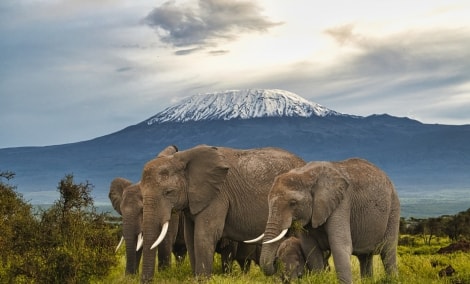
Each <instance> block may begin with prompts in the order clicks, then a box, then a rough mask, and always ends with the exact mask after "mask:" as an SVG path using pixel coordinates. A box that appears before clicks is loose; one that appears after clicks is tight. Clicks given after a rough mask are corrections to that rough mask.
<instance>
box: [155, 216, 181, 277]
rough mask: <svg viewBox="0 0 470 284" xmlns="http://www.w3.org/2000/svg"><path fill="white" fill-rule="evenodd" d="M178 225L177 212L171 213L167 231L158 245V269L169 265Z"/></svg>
mask: <svg viewBox="0 0 470 284" xmlns="http://www.w3.org/2000/svg"><path fill="white" fill-rule="evenodd" d="M178 226H179V214H171V219H170V225H169V228H168V233H167V234H166V236H165V239H163V241H162V243H161V244H160V245H159V246H158V269H166V268H168V267H170V265H171V253H172V252H173V245H174V243H175V240H176V235H177V233H178Z"/></svg>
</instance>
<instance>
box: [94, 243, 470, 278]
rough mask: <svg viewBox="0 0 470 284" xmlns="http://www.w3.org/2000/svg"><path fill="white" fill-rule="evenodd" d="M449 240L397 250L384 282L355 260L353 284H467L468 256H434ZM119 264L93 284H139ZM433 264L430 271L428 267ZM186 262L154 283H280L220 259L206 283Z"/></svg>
mask: <svg viewBox="0 0 470 284" xmlns="http://www.w3.org/2000/svg"><path fill="white" fill-rule="evenodd" d="M449 243H450V242H449V240H447V239H444V238H440V239H436V240H434V241H433V242H432V244H431V245H424V244H422V243H421V241H420V239H416V242H415V244H414V245H413V246H399V248H398V261H399V263H398V265H399V276H398V277H396V278H392V279H390V278H387V277H386V276H385V273H384V269H383V266H382V263H381V261H380V258H379V257H378V256H375V258H374V277H373V278H370V279H364V280H361V278H360V276H359V262H358V261H357V259H356V258H355V257H352V258H351V262H352V268H353V281H354V283H410V284H411V283H413V284H417V283H436V284H437V283H440V284H442V283H449V284H450V283H455V284H457V283H466V284H469V283H470V253H463V252H455V253H452V254H445V255H442V254H437V253H436V252H437V250H438V249H439V248H440V247H443V246H447V245H448V244H449ZM119 253H121V254H122V258H121V262H120V265H119V266H118V267H116V268H115V269H114V270H113V271H112V273H111V274H110V275H109V277H107V278H106V279H102V280H99V281H96V282H94V283H96V284H105V283H106V284H107V283H139V277H138V276H136V277H128V276H127V277H126V276H125V275H124V267H125V257H124V249H121V250H120V252H119ZM433 262H435V263H437V266H435V267H433V266H432V265H431V263H433ZM447 265H451V266H452V267H453V268H454V269H455V271H456V273H455V274H454V275H453V276H450V277H439V271H440V270H441V269H443V268H445V267H446V266H447ZM330 266H331V271H326V272H322V273H319V274H318V273H317V274H313V273H312V274H308V275H305V276H304V277H303V278H302V279H300V280H299V281H295V282H293V283H338V281H337V280H336V276H335V273H334V265H333V260H332V259H331V258H330ZM191 275H192V274H191V268H190V265H189V261H188V260H187V259H186V260H185V262H184V263H183V264H182V265H181V266H178V267H176V265H175V264H173V266H172V267H171V268H170V269H169V270H167V271H163V272H157V273H156V275H155V283H226V284H229V283H240V284H241V283H281V281H280V279H279V277H278V276H271V277H267V276H264V275H263V273H262V272H261V270H260V269H259V267H258V266H252V268H251V270H250V272H249V273H247V274H243V273H242V272H241V271H240V269H239V267H238V265H235V264H234V271H233V272H232V273H231V274H228V275H224V274H222V272H221V269H220V258H219V256H218V255H216V257H215V263H214V275H213V276H212V277H211V278H209V279H203V280H201V279H195V278H193V277H192V276H191Z"/></svg>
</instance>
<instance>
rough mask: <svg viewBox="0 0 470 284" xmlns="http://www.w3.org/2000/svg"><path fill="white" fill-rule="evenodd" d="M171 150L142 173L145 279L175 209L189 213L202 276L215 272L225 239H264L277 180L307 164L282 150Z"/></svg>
mask: <svg viewBox="0 0 470 284" xmlns="http://www.w3.org/2000/svg"><path fill="white" fill-rule="evenodd" d="M172 147H173V146H169V147H168V148H167V149H166V150H164V152H166V154H160V155H159V156H158V157H157V158H156V159H153V160H151V161H149V162H148V163H147V164H146V165H145V167H144V169H143V173H142V179H141V186H142V192H143V197H144V248H143V269H142V281H143V282H147V281H151V280H152V278H153V274H154V257H153V255H154V254H155V252H154V251H153V250H151V249H150V247H151V245H152V244H153V243H154V242H155V240H156V239H157V238H158V236H159V235H160V232H161V228H162V225H163V224H164V223H165V222H167V221H168V220H169V218H170V214H171V212H172V211H180V210H184V215H185V230H184V231H185V240H186V245H187V247H188V254H189V257H190V262H191V267H192V270H193V273H194V274H195V275H196V276H209V275H211V274H212V265H213V256H214V252H215V247H216V244H217V242H218V240H220V239H221V238H222V237H225V238H228V239H230V240H234V241H244V240H249V239H253V238H255V237H257V236H259V235H260V234H261V233H262V232H263V231H264V228H265V226H266V221H267V218H268V204H267V198H268V192H269V190H270V188H271V185H272V183H273V181H274V178H275V177H276V176H277V175H279V174H281V173H284V172H287V171H289V170H290V169H292V168H295V167H300V166H302V165H304V164H305V162H304V161H303V160H302V159H300V158H299V157H297V156H295V155H293V154H291V153H289V152H287V151H284V150H281V149H276V148H260V149H251V150H237V149H231V148H223V147H218V148H217V147H211V146H197V147H194V148H191V149H188V150H186V151H180V152H174V153H173V154H168V152H169V150H168V149H171V148H172Z"/></svg>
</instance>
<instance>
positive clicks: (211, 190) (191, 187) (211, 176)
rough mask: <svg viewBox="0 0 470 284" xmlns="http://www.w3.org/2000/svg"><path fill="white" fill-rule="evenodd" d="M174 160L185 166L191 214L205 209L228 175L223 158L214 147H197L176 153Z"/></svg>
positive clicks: (226, 165)
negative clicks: (178, 160)
mask: <svg viewBox="0 0 470 284" xmlns="http://www.w3.org/2000/svg"><path fill="white" fill-rule="evenodd" d="M175 158H177V159H180V160H181V161H182V162H183V163H185V164H186V169H185V170H186V174H187V177H188V183H189V184H188V200H189V210H190V212H191V214H197V213H199V212H200V211H201V210H203V209H204V208H206V207H207V206H208V205H209V204H210V203H211V200H212V199H213V198H214V197H216V196H217V194H218V191H220V189H221V187H222V185H223V184H224V182H225V177H226V176H227V173H228V169H229V167H228V164H227V163H226V161H225V157H224V156H223V155H222V153H221V152H220V151H219V150H218V149H217V148H216V147H210V146H198V147H194V148H192V149H189V150H186V151H182V152H178V153H176V154H175Z"/></svg>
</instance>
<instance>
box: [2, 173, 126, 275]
mask: <svg viewBox="0 0 470 284" xmlns="http://www.w3.org/2000/svg"><path fill="white" fill-rule="evenodd" d="M13 178H14V173H11V172H0V232H1V233H0V283H89V282H90V281H91V280H93V279H96V278H102V277H103V276H105V275H107V274H108V273H109V271H110V269H111V268H112V267H114V266H116V265H117V263H118V256H117V255H116V254H115V253H114V247H115V245H116V235H117V230H118V228H116V227H115V226H113V225H112V224H109V223H108V222H106V220H107V217H108V214H106V213H100V214H98V213H97V212H96V208H95V207H94V205H93V199H92V197H91V196H90V193H91V190H92V188H93V186H92V185H91V184H90V183H88V182H85V183H78V184H77V183H75V182H74V179H73V175H66V176H65V177H64V178H63V179H62V180H61V181H60V182H59V184H58V187H57V189H58V191H59V193H60V198H59V200H57V201H56V202H55V203H54V204H53V206H52V207H50V208H48V209H47V210H42V211H40V212H33V209H32V206H31V205H30V204H28V203H27V202H25V200H24V199H23V197H22V195H21V194H19V193H17V192H16V188H15V187H14V186H12V185H10V184H9V182H10V181H11V180H12V179H13Z"/></svg>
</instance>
